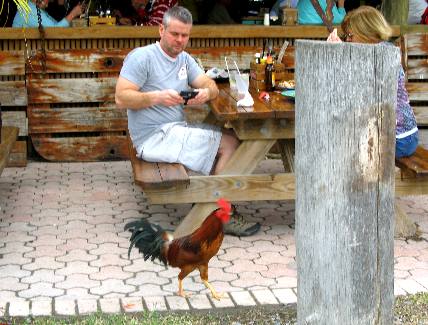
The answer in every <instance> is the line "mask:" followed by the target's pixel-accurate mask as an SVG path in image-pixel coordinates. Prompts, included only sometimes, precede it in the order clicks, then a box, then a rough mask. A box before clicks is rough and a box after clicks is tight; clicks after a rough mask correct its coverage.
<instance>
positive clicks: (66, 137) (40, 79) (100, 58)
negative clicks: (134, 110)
mask: <svg viewBox="0 0 428 325" xmlns="http://www.w3.org/2000/svg"><path fill="white" fill-rule="evenodd" d="M128 52H129V50H128V49H119V50H114V49H112V50H93V49H87V50H84V49H83V50H49V51H46V60H45V62H46V65H45V67H44V66H43V64H42V62H43V58H42V54H41V52H39V51H37V52H33V53H32V56H31V57H30V59H29V60H28V62H27V78H28V81H27V89H28V118H29V135H30V137H31V139H32V141H33V145H34V147H35V149H36V150H37V152H38V153H39V154H40V155H41V156H43V157H44V158H45V159H47V160H54V161H94V160H105V159H125V158H128V148H127V146H126V130H127V116H126V110H119V109H117V108H116V107H115V103H114V94H115V85H116V81H117V76H118V74H119V71H120V69H121V67H122V64H123V59H124V57H125V56H126V54H127V53H128Z"/></svg>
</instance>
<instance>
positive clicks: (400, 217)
mask: <svg viewBox="0 0 428 325" xmlns="http://www.w3.org/2000/svg"><path fill="white" fill-rule="evenodd" d="M416 231H417V228H416V224H415V223H414V222H413V221H412V220H411V219H410V218H409V216H408V215H407V213H406V212H405V211H404V210H403V209H402V208H401V207H400V205H399V203H398V202H397V200H396V201H395V228H394V237H395V238H409V237H414V236H416Z"/></svg>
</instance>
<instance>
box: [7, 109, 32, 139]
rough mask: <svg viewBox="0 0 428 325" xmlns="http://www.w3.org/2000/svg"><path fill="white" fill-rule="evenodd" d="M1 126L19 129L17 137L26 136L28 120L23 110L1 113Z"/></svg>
mask: <svg viewBox="0 0 428 325" xmlns="http://www.w3.org/2000/svg"><path fill="white" fill-rule="evenodd" d="M2 119H3V125H7V126H16V127H17V128H18V129H19V136H23V137H24V136H27V135H28V120H27V114H26V112H25V110H21V111H15V110H14V111H3V112H2Z"/></svg>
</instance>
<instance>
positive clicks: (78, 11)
mask: <svg viewBox="0 0 428 325" xmlns="http://www.w3.org/2000/svg"><path fill="white" fill-rule="evenodd" d="M83 10H84V8H82V5H81V4H80V3H79V4H77V5H76V6H75V7H74V8H73V9H71V11H70V12H69V14H68V15H67V16H65V17H64V19H66V20H67V21H68V23H69V24H70V23H71V21H72V20H73V19H74V18H76V17H78V16H80V15H81V14H82V12H83Z"/></svg>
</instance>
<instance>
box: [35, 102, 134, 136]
mask: <svg viewBox="0 0 428 325" xmlns="http://www.w3.org/2000/svg"><path fill="white" fill-rule="evenodd" d="M28 119H29V121H30V125H29V129H30V133H31V134H35V133H64V132H99V131H122V130H126V129H127V127H128V118H127V115H126V110H120V109H117V108H116V107H112V106H110V107H66V108H39V107H37V106H34V105H31V106H29V108H28Z"/></svg>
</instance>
